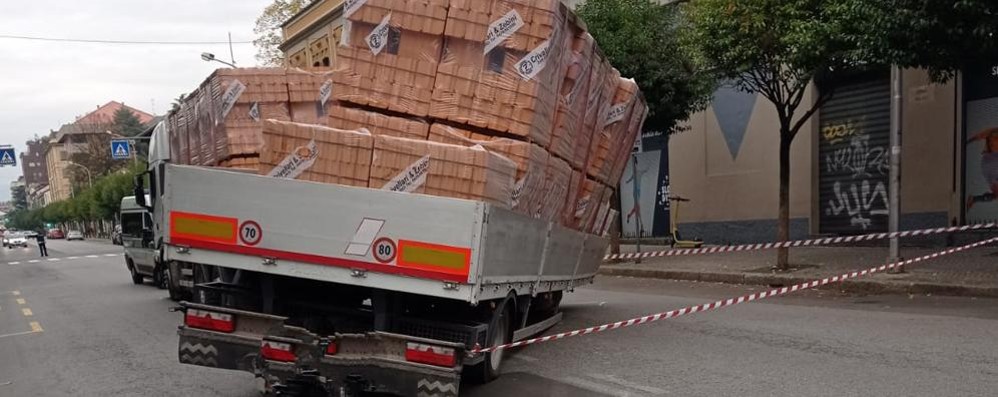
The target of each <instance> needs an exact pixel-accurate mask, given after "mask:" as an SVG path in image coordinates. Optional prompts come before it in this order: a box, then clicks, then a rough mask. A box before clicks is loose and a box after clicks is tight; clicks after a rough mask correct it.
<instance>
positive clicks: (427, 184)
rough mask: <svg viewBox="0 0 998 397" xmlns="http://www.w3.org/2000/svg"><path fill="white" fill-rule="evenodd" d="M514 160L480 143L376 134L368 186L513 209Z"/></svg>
mask: <svg viewBox="0 0 998 397" xmlns="http://www.w3.org/2000/svg"><path fill="white" fill-rule="evenodd" d="M515 175H516V164H515V163H513V162H512V161H511V160H509V159H507V158H505V157H503V156H500V155H497V154H494V153H492V152H490V151H488V150H485V149H484V148H482V147H480V146H474V147H468V146H460V145H450V144H445V143H438V142H430V141H424V140H415V139H406V138H396V137H390V136H383V135H382V136H375V137H374V156H373V161H372V164H371V178H370V187H371V188H373V189H383V190H391V191H398V192H407V193H422V194H428V195H432V196H442V197H454V198H461V199H467V200H478V201H484V202H488V203H492V204H496V205H500V206H502V207H504V208H509V207H510V204H511V202H512V197H513V186H514V178H515Z"/></svg>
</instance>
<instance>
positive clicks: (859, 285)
mask: <svg viewBox="0 0 998 397" xmlns="http://www.w3.org/2000/svg"><path fill="white" fill-rule="evenodd" d="M599 274H601V275H605V276H622V277H638V278H653V279H662V280H677V281H700V282H705V283H722V284H739V285H764V286H767V287H768V286H783V285H791V284H800V283H805V282H809V281H814V280H815V279H816V278H820V277H817V276H815V277H797V276H788V275H775V274H756V273H725V272H698V271H691V270H665V269H643V268H634V267H624V266H602V267H600V269H599ZM822 288H824V289H837V290H841V291H843V292H850V293H865V294H920V295H921V294H934V295H944V296H970V297H981V298H998V287H978V286H967V285H956V284H938V283H924V282H904V281H891V280H869V279H867V280H846V281H844V282H839V283H835V284H829V285H828V286H825V287H822Z"/></svg>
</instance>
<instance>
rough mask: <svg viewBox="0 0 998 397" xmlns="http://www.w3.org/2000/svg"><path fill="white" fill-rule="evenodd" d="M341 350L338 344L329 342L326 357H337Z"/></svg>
mask: <svg viewBox="0 0 998 397" xmlns="http://www.w3.org/2000/svg"><path fill="white" fill-rule="evenodd" d="M339 350H340V349H339V346H337V345H336V342H329V345H327V346H326V355H327V356H335V355H336V353H338V352H339Z"/></svg>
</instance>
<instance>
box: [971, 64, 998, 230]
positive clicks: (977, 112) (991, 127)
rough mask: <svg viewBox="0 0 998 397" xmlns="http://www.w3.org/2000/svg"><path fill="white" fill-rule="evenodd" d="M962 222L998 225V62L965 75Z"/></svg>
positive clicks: (972, 68)
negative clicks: (993, 223) (996, 223)
mask: <svg viewBox="0 0 998 397" xmlns="http://www.w3.org/2000/svg"><path fill="white" fill-rule="evenodd" d="M963 101H964V103H963V111H964V114H963V116H964V129H963V138H964V139H963V142H964V156H963V158H964V168H963V172H964V179H963V180H964V184H963V187H964V189H963V196H964V203H965V204H964V207H963V211H964V221H965V222H966V223H968V224H974V223H984V222H995V221H998V197H996V196H998V61H996V62H991V63H982V64H979V65H976V66H973V67H970V68H967V70H965V71H964V74H963Z"/></svg>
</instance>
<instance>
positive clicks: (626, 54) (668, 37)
mask: <svg viewBox="0 0 998 397" xmlns="http://www.w3.org/2000/svg"><path fill="white" fill-rule="evenodd" d="M577 11H578V14H579V16H580V17H582V19H583V20H584V21H585V22H586V25H587V26H588V28H589V32H590V33H591V34H592V35H593V37H595V38H596V41H597V42H598V43H599V45H600V48H601V49H602V50H603V53H604V54H605V55H606V56H607V58H608V59H609V60H610V63H611V64H613V65H614V66H616V67H617V68H619V69H620V74H621V75H622V76H625V77H631V78H634V79H635V81H637V83H638V86H640V87H641V90H642V92H643V93H644V95H645V98H646V99H647V101H648V107H649V115H648V120H647V121H646V122H645V127H646V128H647V129H650V130H655V131H663V132H667V133H673V132H676V131H677V126H678V125H679V123H680V122H682V121H683V120H686V119H687V118H688V117H689V115H690V113H693V112H695V111H699V110H703V109H704V108H705V107H706V106H707V104H708V103H709V100H710V94H711V93H712V92H713V91H714V88H715V80H714V78H713V75H711V74H710V73H706V72H705V71H704V68H703V67H702V65H701V64H700V63H698V62H697V61H698V60H699V59H698V58H696V57H693V56H690V55H689V54H687V51H688V48H687V47H685V46H683V45H682V43H681V42H680V40H679V39H678V38H679V32H678V30H679V29H680V28H681V27H682V24H681V23H679V22H680V19H681V18H682V14H681V13H680V10H679V9H678V8H677V7H674V6H671V5H661V4H658V3H656V2H652V1H649V0H588V1H586V2H585V3H583V4H582V5H581V6H579V8H578V9H577Z"/></svg>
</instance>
